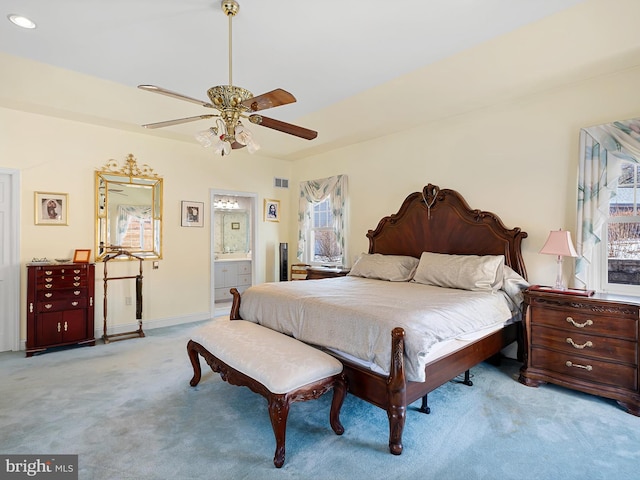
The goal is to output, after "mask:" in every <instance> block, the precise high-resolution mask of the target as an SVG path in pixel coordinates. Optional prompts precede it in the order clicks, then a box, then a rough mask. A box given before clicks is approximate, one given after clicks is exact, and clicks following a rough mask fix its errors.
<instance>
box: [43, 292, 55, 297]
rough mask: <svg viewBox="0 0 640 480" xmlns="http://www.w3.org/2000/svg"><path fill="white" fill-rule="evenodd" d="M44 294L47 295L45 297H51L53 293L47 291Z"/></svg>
mask: <svg viewBox="0 0 640 480" xmlns="http://www.w3.org/2000/svg"><path fill="white" fill-rule="evenodd" d="M44 296H45V297H47V298H51V297H53V293H49V292H47V293H45V294H44Z"/></svg>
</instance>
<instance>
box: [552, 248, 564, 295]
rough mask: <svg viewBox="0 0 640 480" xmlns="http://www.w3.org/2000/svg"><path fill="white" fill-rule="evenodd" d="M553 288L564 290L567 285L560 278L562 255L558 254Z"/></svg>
mask: <svg viewBox="0 0 640 480" xmlns="http://www.w3.org/2000/svg"><path fill="white" fill-rule="evenodd" d="M553 288H554V289H555V290H558V291H562V290H566V289H567V286H566V285H565V284H564V281H563V280H562V255H558V274H557V275H556V284H555V285H554V286H553Z"/></svg>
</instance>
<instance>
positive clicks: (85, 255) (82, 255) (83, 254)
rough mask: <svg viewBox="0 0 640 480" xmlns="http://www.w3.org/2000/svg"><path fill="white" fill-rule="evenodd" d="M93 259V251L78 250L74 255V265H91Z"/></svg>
mask: <svg viewBox="0 0 640 480" xmlns="http://www.w3.org/2000/svg"><path fill="white" fill-rule="evenodd" d="M90 258H91V250H81V249H78V250H76V251H75V253H74V254H73V263H89V259H90Z"/></svg>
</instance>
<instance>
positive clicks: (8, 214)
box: [0, 170, 20, 352]
mask: <svg viewBox="0 0 640 480" xmlns="http://www.w3.org/2000/svg"><path fill="white" fill-rule="evenodd" d="M5 172H6V171H3V170H0V352H4V351H6V350H18V348H19V345H18V328H19V315H20V309H19V307H18V305H19V303H20V290H19V284H20V269H19V262H18V253H17V248H18V247H17V245H18V243H17V242H18V222H17V218H18V213H17V212H18V205H17V188H18V182H17V176H18V174H17V173H13V174H11V173H5Z"/></svg>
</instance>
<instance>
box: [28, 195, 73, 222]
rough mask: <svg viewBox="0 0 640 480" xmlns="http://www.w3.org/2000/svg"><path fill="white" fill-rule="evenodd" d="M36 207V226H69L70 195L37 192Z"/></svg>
mask: <svg viewBox="0 0 640 480" xmlns="http://www.w3.org/2000/svg"><path fill="white" fill-rule="evenodd" d="M34 207H35V208H34V211H35V222H36V225H68V221H67V213H68V210H69V195H68V194H66V193H50V192H36V195H35V202H34Z"/></svg>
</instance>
